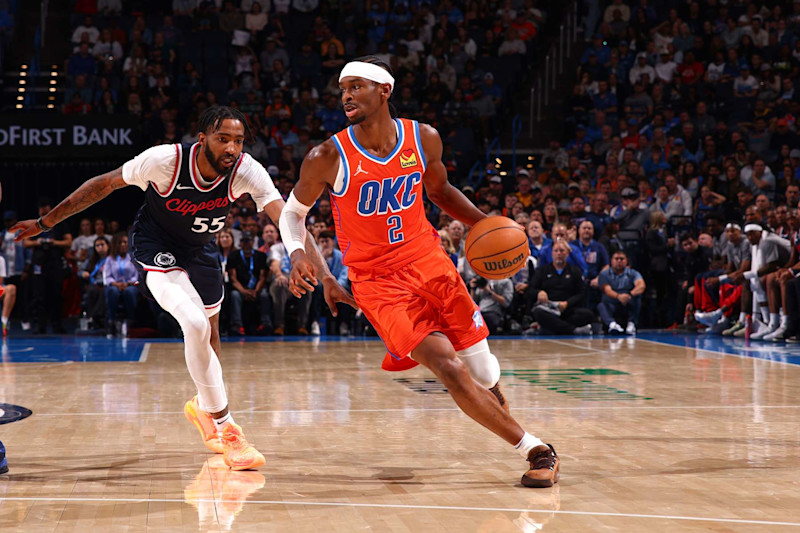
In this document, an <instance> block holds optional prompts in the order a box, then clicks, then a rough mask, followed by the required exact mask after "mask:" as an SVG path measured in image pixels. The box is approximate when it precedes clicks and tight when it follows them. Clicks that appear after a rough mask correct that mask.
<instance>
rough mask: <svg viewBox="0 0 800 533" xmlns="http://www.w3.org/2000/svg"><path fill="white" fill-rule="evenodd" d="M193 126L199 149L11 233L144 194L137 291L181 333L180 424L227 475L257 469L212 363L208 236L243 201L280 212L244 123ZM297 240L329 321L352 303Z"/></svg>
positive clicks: (219, 293) (92, 189) (163, 152)
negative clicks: (186, 396) (189, 391)
mask: <svg viewBox="0 0 800 533" xmlns="http://www.w3.org/2000/svg"><path fill="white" fill-rule="evenodd" d="M198 126H199V131H200V134H199V137H198V142H197V143H195V144H194V145H192V146H191V147H185V148H184V147H183V146H182V145H180V144H162V145H159V146H154V147H152V148H149V149H147V150H145V151H144V152H142V153H141V154H139V155H138V156H137V157H135V158H134V159H132V160H130V161H128V162H127V163H125V164H124V165H122V166H121V167H120V168H118V169H116V170H112V171H111V172H108V173H106V174H103V175H101V176H97V177H94V178H92V179H90V180H87V181H86V182H84V183H83V185H81V186H80V187H79V188H78V189H77V190H75V191H74V192H73V193H72V194H70V195H69V196H68V197H67V198H66V199H64V201H62V202H61V203H60V204H58V205H57V206H56V207H55V209H53V210H52V211H50V212H49V213H47V214H46V215H45V216H43V217H40V218H39V219H37V220H24V221H22V222H19V223H18V224H16V225H15V226H13V227H12V228H11V231H12V232H13V231H17V230H20V233H19V234H18V235H17V237H16V239H17V240H20V239H23V238H26V237H33V236H35V235H38V234H39V233H46V232H48V231H49V230H50V229H51V228H52V227H53V226H55V225H56V224H58V223H60V222H61V221H63V220H65V219H66V218H67V217H69V216H71V215H74V214H75V213H78V212H80V211H83V210H84V209H86V208H87V207H89V206H90V205H93V204H95V203H96V202H99V201H100V200H102V199H103V198H105V197H106V196H108V195H109V194H111V192H113V191H114V190H116V189H119V188H122V187H126V186H129V185H134V186H137V187H139V188H141V189H142V190H144V191H145V193H144V195H145V202H144V205H142V207H141V209H139V213H138V214H137V215H136V221H135V222H134V223H133V228H132V229H131V235H130V248H131V255H132V256H133V258H134V259H135V260H136V266H137V268H138V269H139V285H138V286H139V289H140V290H141V291H142V292H143V293H145V294H146V295H147V296H150V297H152V298H153V299H155V301H156V302H158V304H159V305H160V306H161V307H162V308H163V309H164V310H165V311H167V312H168V313H170V314H171V315H172V316H173V317H174V318H175V320H177V321H178V323H179V324H180V326H181V329H182V330H183V339H184V344H185V356H186V365H187V367H188V368H189V374H190V375H191V376H192V380H193V381H194V383H195V386H196V388H197V396H195V397H194V398H192V399H191V400H189V401H188V402H186V404H185V406H184V413H185V414H186V417H187V418H188V419H189V421H190V422H192V423H193V424H194V425H195V427H197V429H198V430H199V431H200V435H201V436H202V438H203V442H204V443H205V445H206V447H207V448H208V449H209V450H211V451H213V452H215V453H222V454H223V457H224V461H225V464H226V465H228V466H229V467H230V468H231V469H233V470H246V469H252V468H258V467H259V466H261V465H263V464H264V462H265V460H264V456H263V455H262V454H261V453H260V452H259V451H258V450H256V449H255V447H253V446H252V445H251V444H250V443H249V442H248V441H247V439H246V438H245V436H244V433H243V432H242V429H241V427H240V426H238V425H237V424H236V423H235V422H234V421H233V416H232V414H231V413H230V412H229V410H228V397H227V394H226V391H225V383H224V382H223V380H222V367H221V365H220V362H219V355H218V354H219V352H220V340H219V311H220V306H221V304H222V299H223V297H224V291H223V282H222V271H221V266H220V263H219V259H218V256H217V249H216V244H215V242H214V235H215V234H216V232H218V231H219V230H221V229H222V227H223V225H224V223H225V218H226V216H227V215H228V212H229V211H230V208H231V204H232V203H233V202H235V201H236V199H237V198H239V197H240V196H241V195H243V194H245V193H247V194H249V195H250V196H251V197H252V198H253V201H255V203H256V205H257V206H258V208H259V209H263V210H264V211H265V212H266V213H267V215H269V217H270V218H271V219H273V220H276V219H278V217H279V216H280V212H281V209H283V206H284V202H283V199H282V198H281V195H280V193H279V192H278V190H277V189H276V188H275V185H274V184H273V183H272V180H271V179H270V176H269V174H268V173H267V171H266V170H265V169H264V167H263V166H261V164H260V163H259V162H258V161H256V160H255V159H253V158H252V157H250V155H248V154H246V153H243V152H242V146H243V143H244V140H245V137H246V133H247V121H246V119H245V117H244V115H242V114H241V113H240V112H239V111H238V110H236V109H233V108H230V107H225V106H212V107H209V108H208V109H206V110H205V111H204V112H203V113H202V114H201V115H200V118H199V121H198ZM301 239H303V240H304V242H307V243H308V246H309V254H310V256H311V258H312V260H313V261H314V264H315V265H316V266H317V268H319V269H322V270H321V272H322V273H323V283H324V287H325V297H326V301H327V302H328V305H329V306H330V307H331V310H332V311H333V312H334V313H335V312H336V303H335V302H336V301H342V302H346V303H350V302H352V298H351V297H350V295H349V294H348V293H347V292H346V291H345V290H344V289H342V288H341V287H340V286H339V284H338V283H337V282H336V280H335V278H334V277H333V276H332V275H331V274H330V272H327V273H326V269H327V266H326V263H325V260H324V259H322V256H321V255H320V254H319V250H317V248H316V245H315V244H314V243H313V238H311V237H309V239H308V240H307V241H306V239H305V236H302V237H301Z"/></svg>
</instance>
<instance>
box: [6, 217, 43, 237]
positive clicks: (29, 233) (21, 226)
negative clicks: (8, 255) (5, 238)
mask: <svg viewBox="0 0 800 533" xmlns="http://www.w3.org/2000/svg"><path fill="white" fill-rule="evenodd" d="M8 231H10V232H11V233H16V232H17V231H19V234H18V235H17V236H16V237H14V240H15V241H21V240H22V239H25V238H27V237H36V236H37V235H39V234H40V233H41V232H42V231H41V230H40V229H39V226H37V225H36V220H20V221H19V222H17V223H16V224H14V225H13V226H11V228H9V230H8Z"/></svg>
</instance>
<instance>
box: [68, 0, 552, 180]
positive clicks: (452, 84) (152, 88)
mask: <svg viewBox="0 0 800 533" xmlns="http://www.w3.org/2000/svg"><path fill="white" fill-rule="evenodd" d="M165 4H166V5H165ZM168 6H169V3H168V2H162V1H160V0H159V1H155V0H151V1H148V0H140V1H136V2H134V1H123V0H77V2H76V3H75V5H74V8H73V21H74V29H73V31H72V33H71V43H70V47H71V49H72V50H71V53H70V55H69V56H68V57H65V61H64V65H65V71H66V74H67V83H66V85H67V87H66V90H65V92H64V98H63V104H62V107H61V109H62V111H63V112H64V113H66V114H71V113H92V114H125V115H133V116H136V117H138V118H139V119H140V122H141V124H142V130H143V133H144V138H145V140H146V142H147V143H148V144H158V143H165V142H180V141H183V142H186V143H188V142H192V141H193V140H195V139H196V138H197V131H196V118H197V117H198V116H199V113H200V112H202V110H203V109H204V108H206V107H207V106H209V105H212V104H215V103H220V104H227V105H231V106H234V107H237V108H239V109H240V110H241V111H243V112H244V113H245V114H246V116H247V117H248V119H249V121H250V127H251V129H252V131H253V132H255V136H254V138H253V139H252V140H251V142H250V143H249V144H248V146H247V150H248V151H249V152H250V153H251V154H253V155H254V157H256V158H257V159H258V160H259V161H261V162H262V163H263V164H264V165H265V166H267V165H276V166H277V167H278V168H279V170H280V173H281V174H280V175H281V177H282V178H286V179H288V180H290V181H292V180H294V179H296V176H297V168H298V166H299V163H300V161H301V160H302V157H303V156H304V155H305V154H306V153H307V152H308V150H310V149H311V148H312V147H313V146H314V145H316V144H318V143H320V142H322V141H323V140H325V139H326V138H328V137H329V136H330V135H332V134H334V133H336V132H337V131H339V130H340V129H342V128H343V127H344V126H345V116H344V114H343V113H342V111H341V106H340V104H339V98H338V96H339V89H338V73H339V71H340V70H341V67H342V66H343V65H344V64H345V62H346V60H348V59H352V58H354V57H357V56H363V55H366V54H373V55H376V56H378V57H379V58H380V59H382V60H383V61H384V62H385V63H387V64H388V65H390V66H391V67H392V69H393V71H394V76H395V79H396V80H397V81H396V84H395V91H394V97H393V101H394V105H395V107H396V108H397V110H398V112H399V113H400V115H401V116H403V117H408V118H415V119H419V120H422V121H425V122H427V123H430V124H433V125H435V126H436V127H438V128H439V130H440V132H441V134H442V137H443V139H444V142H445V144H446V148H445V151H446V153H447V154H448V155H447V157H448V171H449V172H450V175H451V177H452V178H453V180H454V181H455V180H462V179H464V178H465V176H466V175H467V173H468V171H469V170H470V168H471V166H472V165H473V163H474V162H475V161H476V160H477V155H476V154H479V153H480V151H481V148H482V147H484V146H485V144H486V143H487V142H488V141H489V140H490V139H492V138H494V137H496V136H497V135H499V133H500V128H499V122H498V120H499V118H500V117H502V115H503V113H504V112H506V111H507V110H508V109H509V107H508V106H509V98H510V97H511V96H513V95H512V94H508V93H509V92H510V91H512V90H513V88H514V86H513V84H514V82H515V81H516V80H518V79H519V78H520V75H521V73H522V72H524V71H525V67H526V66H527V65H528V64H529V63H530V60H531V58H532V57H533V53H534V50H535V47H534V43H535V40H536V37H537V33H538V28H540V27H541V25H542V24H543V23H544V20H545V16H546V12H545V11H544V10H542V9H539V8H537V7H536V6H535V0H509V1H505V2H477V1H472V2H454V1H452V0H433V1H424V2H420V1H418V0H410V1H403V2H389V1H388V0H377V1H369V2H354V1H352V0H344V1H342V2H329V1H325V0H323V1H320V0H305V1H294V2H289V1H272V0H215V1H211V0H173V1H172V2H171V7H172V9H169V7H168Z"/></svg>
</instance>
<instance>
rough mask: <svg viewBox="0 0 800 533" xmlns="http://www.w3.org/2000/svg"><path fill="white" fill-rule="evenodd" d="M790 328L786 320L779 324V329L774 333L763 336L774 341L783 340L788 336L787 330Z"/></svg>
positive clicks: (766, 339)
mask: <svg viewBox="0 0 800 533" xmlns="http://www.w3.org/2000/svg"><path fill="white" fill-rule="evenodd" d="M788 329H789V326H788V325H787V324H786V322H784V323H783V324H781V325H779V326H778V329H776V330H775V331H773V332H772V333H768V334H766V335H764V336H763V337H762V338H763V339H764V340H765V341H772V342H781V341H783V340H784V338H785V337H786V331H787V330H788Z"/></svg>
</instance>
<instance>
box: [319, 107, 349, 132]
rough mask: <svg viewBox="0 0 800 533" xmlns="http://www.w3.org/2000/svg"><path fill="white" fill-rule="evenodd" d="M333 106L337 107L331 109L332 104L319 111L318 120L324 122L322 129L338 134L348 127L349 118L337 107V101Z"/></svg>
mask: <svg viewBox="0 0 800 533" xmlns="http://www.w3.org/2000/svg"><path fill="white" fill-rule="evenodd" d="M333 104H334V106H335V107H333V108H331V106H330V104H329V105H328V106H326V107H324V108H322V109H320V110H319V111H317V115H316V116H317V118H319V119H320V120H321V121H322V127H323V128H325V131H329V132H331V133H337V132H339V131H340V130H341V129H342V128H344V127H345V126H346V125H347V118H346V117H345V116H344V113H342V110H341V109H339V107H338V106H336V100H335V99H334V101H333Z"/></svg>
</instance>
